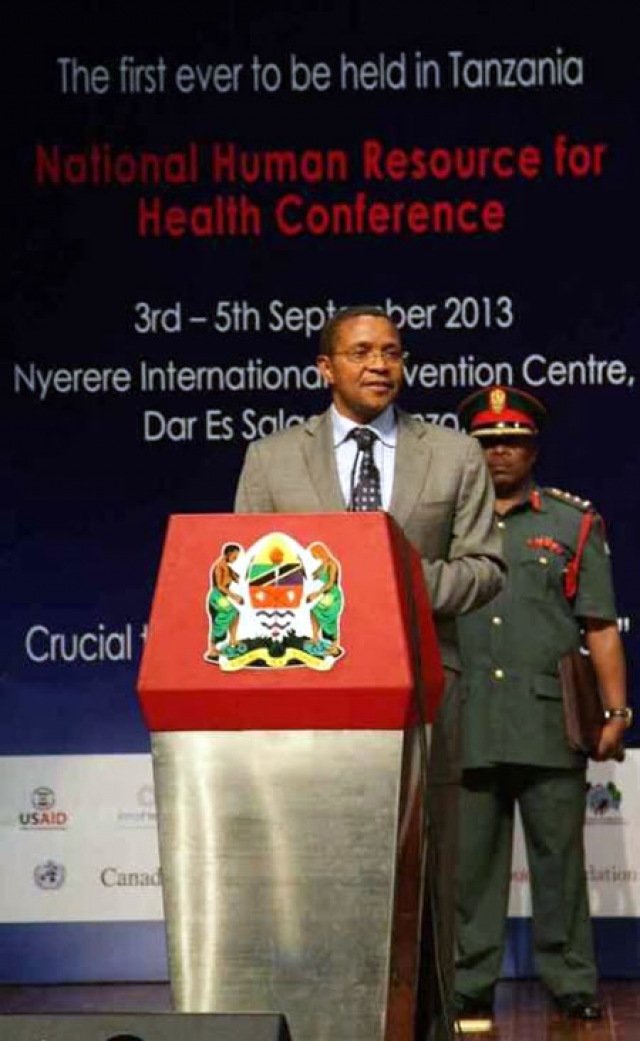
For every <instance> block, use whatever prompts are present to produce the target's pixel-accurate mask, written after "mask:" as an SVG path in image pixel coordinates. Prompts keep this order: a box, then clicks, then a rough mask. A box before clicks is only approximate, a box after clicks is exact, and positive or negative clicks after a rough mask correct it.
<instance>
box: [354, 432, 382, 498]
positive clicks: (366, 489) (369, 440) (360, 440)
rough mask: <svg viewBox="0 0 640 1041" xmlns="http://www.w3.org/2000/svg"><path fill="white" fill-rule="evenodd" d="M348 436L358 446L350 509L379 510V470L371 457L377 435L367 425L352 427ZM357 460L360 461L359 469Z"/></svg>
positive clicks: (380, 494) (380, 495) (380, 496)
mask: <svg viewBox="0 0 640 1041" xmlns="http://www.w3.org/2000/svg"><path fill="white" fill-rule="evenodd" d="M349 437H352V438H353V439H354V441H355V442H356V444H357V446H358V451H357V452H356V460H355V463H354V464H353V473H352V476H351V487H352V492H351V502H350V509H352V510H355V511H358V512H361V511H362V510H380V509H382V492H381V490H380V471H379V470H378V467H377V466H376V464H375V461H374V458H373V446H374V444H375V442H376V441H377V440H378V435H377V434H375V433H374V432H373V430H369V429H368V428H367V427H354V428H353V430H352V431H351V433H350V434H349ZM358 462H359V463H360V467H359V469H358Z"/></svg>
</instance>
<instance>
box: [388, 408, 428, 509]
mask: <svg viewBox="0 0 640 1041" xmlns="http://www.w3.org/2000/svg"><path fill="white" fill-rule="evenodd" d="M427 433H428V427H427V426H426V424H425V423H421V422H420V421H419V420H413V419H412V418H411V417H410V416H409V415H407V413H406V412H398V440H397V444H396V459H395V466H394V472H393V491H392V494H391V504H390V506H389V513H390V514H391V516H392V517H393V518H394V519H395V520H396V521H397V522H398V524H399V525H400V527H402V526H403V525H404V524H405V523H406V522H407V521H408V519H409V517H410V516H411V513H412V511H413V509H414V507H415V505H416V502H417V501H418V499H419V498H420V496H421V494H422V489H423V487H424V483H425V481H426V479H427V473H428V471H429V466H430V464H431V456H432V454H433V453H432V450H431V447H430V445H429V439H428V437H427V436H426V435H427Z"/></svg>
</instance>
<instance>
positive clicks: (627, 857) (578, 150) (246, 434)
mask: <svg viewBox="0 0 640 1041" xmlns="http://www.w3.org/2000/svg"><path fill="white" fill-rule="evenodd" d="M570 7H571V5H569V6H562V7H561V8H558V9H554V10H553V11H552V10H549V11H546V12H544V11H541V10H540V8H539V5H535V4H533V3H525V4H520V5H517V10H516V8H515V7H514V9H513V10H508V11H504V12H500V13H498V12H496V13H495V14H489V13H488V10H487V7H486V5H484V4H481V3H478V2H475V3H473V2H469V3H466V4H459V5H449V4H445V3H437V4H431V5H428V7H425V6H424V5H415V4H404V3H403V2H400V3H398V4H394V5H392V6H389V5H388V4H385V5H383V4H375V3H365V2H357V0H326V2H322V3H315V4H303V3H301V2H298V0H289V2H287V3H285V4H279V5H276V4H270V3H266V4H265V3H262V2H260V3H259V2H258V0H239V2H233V0H225V2H221V3H219V4H216V5H214V6H213V7H211V8H207V7H206V6H205V7H203V6H202V5H201V4H200V5H196V4H194V3H192V2H191V0H184V2H183V3H181V4H180V5H178V6H176V7H172V6H170V7H169V9H168V10H166V11H163V10H160V9H159V8H157V7H156V8H155V9H154V10H153V12H152V13H151V11H150V10H149V11H148V12H147V11H144V10H143V9H140V8H138V6H137V5H132V4H129V5H127V6H126V7H125V6H124V5H117V4H116V5H114V4H107V3H104V2H98V0H97V2H93V3H90V4H87V3H82V4H81V3H79V2H77V0H70V2H68V3H65V4H64V5H62V7H60V6H59V5H58V8H53V7H45V8H42V7H40V6H39V5H33V4H29V3H26V4H23V5H21V6H20V7H19V8H18V9H17V10H16V11H15V12H12V18H11V19H10V21H11V23H12V24H11V28H10V29H9V28H8V25H7V27H6V31H5V34H4V47H3V49H4V60H3V63H2V72H3V84H4V96H5V101H6V104H7V108H8V109H9V108H10V109H11V110H12V112H11V115H12V119H11V121H10V126H8V127H7V129H6V131H5V132H6V135H7V142H6V148H5V157H6V162H5V164H4V168H3V174H2V178H3V232H4V233H3V241H4V243H5V244H6V250H7V263H6V265H5V288H6V301H7V310H6V313H7V317H8V323H7V328H8V330H9V345H8V349H7V350H6V351H5V354H6V356H7V364H6V365H5V369H4V373H5V375H4V379H3V382H2V395H3V408H2V412H3V418H4V421H5V424H6V432H5V445H6V452H7V456H8V462H7V466H6V469H5V479H4V493H5V494H4V496H3V500H4V506H3V518H4V526H5V533H6V544H7V547H8V548H7V550H6V551H5V565H6V566H5V581H4V590H5V613H4V624H3V627H2V640H3V648H2V651H3V676H2V691H1V698H2V701H1V708H2V727H0V756H3V757H4V761H3V762H1V763H0V772H1V773H2V777H3V780H4V781H6V784H3V786H2V803H1V807H0V812H1V814H2V817H1V819H0V828H1V829H2V836H3V844H5V845H6V846H7V849H8V850H9V856H8V857H7V858H3V859H2V862H1V863H2V867H1V868H0V871H1V872H2V892H1V893H0V918H1V920H2V922H3V923H4V924H3V925H0V979H11V978H14V977H15V975H16V973H18V974H19V975H21V977H25V978H44V979H48V978H52V977H53V976H55V975H56V974H57V973H58V972H60V971H62V970H61V968H60V966H61V959H60V955H58V957H57V958H56V956H55V954H53V955H52V957H51V958H50V959H48V960H47V959H46V958H44V955H43V952H44V951H47V950H49V949H51V950H52V951H54V950H55V944H54V943H53V941H51V946H50V939H51V937H55V935H56V933H55V930H56V929H58V928H59V929H62V930H64V936H65V938H66V939H65V948H64V949H65V950H66V951H67V952H68V960H67V962H66V965H67V972H68V974H70V975H71V976H72V977H73V975H74V974H75V975H81V974H82V972H84V971H86V972H87V974H88V975H89V976H91V975H92V970H93V973H94V974H97V976H94V978H98V977H99V976H100V973H102V972H107V971H108V970H107V969H106V968H105V961H104V959H105V951H106V950H110V951H113V950H115V949H120V950H122V956H123V964H124V965H126V969H125V970H124V971H126V973H128V974H129V975H130V976H131V977H133V978H135V977H136V976H137V977H138V978H153V977H154V975H155V974H157V973H159V972H160V973H161V972H162V971H164V970H163V969H162V968H161V966H162V964H163V958H164V948H163V946H162V944H163V941H162V937H161V928H160V918H161V903H160V886H159V873H158V857H157V847H156V845H155V834H154V831H153V792H152V787H151V779H150V778H151V775H150V768H149V760H148V749H149V744H148V735H147V732H146V730H145V727H144V725H143V722H142V718H141V714H140V710H139V707H138V704H137V700H136V696H135V679H136V673H137V668H138V664H139V656H140V650H141V646H142V643H143V641H144V638H145V627H146V623H147V619H148V615H149V608H150V601H151V594H152V589H153V583H154V579H155V574H156V569H157V566H158V563H159V560H160V553H161V547H162V540H163V536H164V531H165V526H166V520H167V516H168V515H169V514H170V513H190V512H198V513H207V512H228V511H230V510H231V509H232V507H233V496H234V489H235V484H236V480H237V477H238V474H239V471H240V467H241V464H242V459H243V455H244V452H245V450H246V448H247V445H248V444H249V443H250V442H251V441H253V440H255V439H256V438H259V437H262V436H264V435H265V434H269V433H271V432H273V431H276V430H280V429H283V428H287V427H289V426H292V425H294V424H297V423H300V422H301V421H302V420H303V419H304V418H305V417H306V416H309V415H311V414H313V413H315V412H318V411H321V410H322V409H323V408H324V407H325V405H326V402H327V400H328V395H327V390H326V388H325V387H324V386H323V385H322V381H321V379H320V378H319V376H318V373H317V370H316V368H315V364H314V363H315V356H316V353H317V347H318V332H319V330H320V328H321V327H322V325H323V323H324V322H325V321H326V319H327V318H328V317H330V316H331V315H332V314H334V313H335V312H336V310H337V309H338V308H340V307H342V306H344V305H348V304H355V303H371V304H377V305H380V306H381V307H383V308H384V309H385V310H386V312H387V313H388V314H389V316H390V317H392V318H393V319H394V321H396V322H397V324H398V326H399V327H400V328H401V330H402V335H403V338H404V341H405V346H406V348H407V350H408V351H409V352H410V354H409V358H408V361H407V363H406V379H405V388H404V390H403V392H402V396H401V399H400V403H401V404H402V405H403V407H404V408H406V409H407V410H408V411H410V412H412V413H414V414H415V415H418V416H420V417H422V418H423V419H424V420H425V421H428V422H431V423H438V424H442V425H444V426H448V427H452V428H453V427H456V425H457V420H456V406H457V405H458V404H459V402H460V401H461V400H462V399H463V398H464V397H466V396H467V395H468V394H469V393H471V392H472V391H473V390H475V389H476V388H479V387H484V386H489V385H490V384H492V383H493V382H506V383H515V384H517V385H519V386H521V387H522V388H524V389H525V390H528V391H530V392H532V393H534V394H536V395H539V396H540V397H541V398H542V400H543V401H544V403H545V404H546V406H547V408H548V410H549V413H550V421H549V424H548V430H547V432H546V433H545V435H544V437H543V440H542V445H541V460H540V467H539V472H538V475H537V476H538V479H539V481H540V482H541V483H542V484H548V485H553V486H556V487H559V488H562V489H565V490H567V491H569V492H571V493H573V494H576V495H578V496H580V497H583V498H586V499H589V500H592V501H593V502H594V504H595V506H596V507H597V509H598V510H599V511H600V512H601V513H602V515H603V517H604V519H605V522H606V528H607V533H608V539H609V543H610V546H611V551H612V559H613V567H614V574H615V579H616V589H617V595H618V610H619V613H620V627H621V630H622V632H623V634H624V640H625V646H626V650H627V654H628V658H629V664H630V672H631V676H632V678H633V677H634V675H635V671H636V662H637V660H638V656H639V651H640V648H639V646H638V632H637V625H636V619H637V616H638V610H637V608H638V596H639V594H638V589H640V574H639V570H640V565H639V564H638V557H637V553H636V545H635V535H634V532H635V531H636V528H637V523H636V517H637V515H638V513H639V512H640V509H639V507H640V504H639V501H638V488H639V487H640V480H639V479H638V478H639V475H638V461H637V460H638V454H637V452H636V451H635V448H634V446H635V442H636V437H635V435H633V434H632V424H633V416H634V414H635V410H636V408H638V407H639V399H638V397H637V390H636V386H635V368H636V360H635V359H636V354H637V343H638V337H639V331H640V330H639V325H640V323H639V303H638V301H639V300H640V293H639V286H638V281H639V276H638V265H637V264H636V263H634V262H633V261H632V260H630V256H632V252H631V249H630V248H629V247H627V246H626V245H625V239H626V238H627V236H630V233H631V227H632V223H633V221H634V218H635V216H636V209H637V207H636V204H635V202H634V198H635V190H636V171H637V169H638V166H639V161H640V155H639V144H638V142H639V138H638V133H637V111H638V102H639V100H640V97H639V95H640V91H639V89H638V72H637V56H636V33H635V32H634V31H632V23H631V12H630V11H629V12H626V13H622V12H621V11H620V10H617V11H616V10H611V11H608V12H606V13H605V14H603V12H602V11H601V10H597V11H596V10H594V11H593V12H590V11H589V10H587V9H585V8H584V7H582V8H577V7H576V10H575V12H573V11H571V9H570ZM14 16H15V17H14ZM206 593H207V589H206V587H205V586H203V617H202V627H203V640H205V641H206V633H207V617H206V613H205V610H204V602H205V597H206ZM639 733H640V731H639V730H638V727H637V726H636V727H635V728H634V729H633V730H632V731H631V732H630V735H629V738H630V744H631V745H637V743H638V734H639ZM123 757H124V758H123ZM634 770H635V771H636V773H637V764H636V759H635V758H633V757H632V756H630V757H629V759H628V762H627V763H625V764H623V765H622V766H621V767H620V768H618V767H615V768H614V769H613V773H607V770H606V769H605V770H604V772H603V773H601V772H596V773H595V774H594V777H598V778H601V777H602V778H604V777H607V778H608V780H607V782H606V784H605V782H604V781H602V780H594V781H592V788H591V789H590V792H589V793H588V799H589V800H590V802H589V813H592V814H593V815H594V816H595V818H596V819H597V823H593V824H591V823H589V824H588V842H589V851H590V856H589V863H590V869H589V870H590V871H591V869H593V871H594V872H595V873H598V872H607V871H610V872H615V873H616V878H613V875H612V876H611V878H610V879H606V878H604V876H602V877H601V878H598V879H596V878H594V879H593V881H594V884H596V883H597V885H596V889H595V893H596V899H595V900H594V912H595V914H596V915H598V916H602V918H603V919H609V918H614V917H615V918H619V920H620V923H622V922H624V923H625V926H624V927H625V928H627V929H628V930H631V931H632V932H631V934H630V935H633V936H634V937H636V941H637V937H638V932H637V929H638V923H637V916H638V913H639V904H638V895H637V880H636V878H635V873H636V872H637V870H638V863H637V858H638V846H639V843H640V840H639V838H638V828H639V827H640V825H639V824H638V814H635V817H634V816H632V814H631V813H630V812H629V813H627V810H626V809H625V806H626V804H627V802H628V801H629V800H631V799H632V798H633V795H632V787H633V784H635V786H636V788H635V790H636V791H637V788H638V786H637V777H636V778H635V780H632V779H630V778H631V774H632V773H633V771H634ZM609 783H611V784H613V786H614V788H615V789H616V791H619V792H622V793H623V796H622V801H619V802H618V804H617V806H614V803H615V798H614V795H613V794H612V793H611V792H610V791H609V789H607V786H606V785H607V784H609ZM602 784H604V788H605V791H609V796H606V795H605V796H603V798H609V797H610V800H611V805H610V806H608V807H607V809H606V810H604V811H601V809H600V808H599V807H598V806H597V805H596V804H597V802H598V796H599V791H600V790H599V788H598V785H602ZM616 813H618V814H621V815H622V816H623V817H624V818H625V823H624V824H622V825H620V826H619V827H618V828H617V830H616V828H615V827H613V826H608V825H605V820H606V819H607V816H608V815H611V814H614V815H615V814H616ZM614 831H615V833H616V835H618V836H620V835H624V836H626V838H625V841H624V843H622V842H621V843H620V844H619V846H616V851H615V857H614V855H613V852H612V850H611V847H610V843H611V839H612V835H613V832H614ZM4 839H7V841H6V843H4ZM524 870H525V867H524V865H523V864H521V863H520V861H519V860H517V863H516V864H515V865H514V880H515V883H516V884H515V885H514V893H513V897H512V904H513V907H512V911H513V914H514V915H522V914H524V915H526V914H527V913H528V910H527V904H526V896H525V895H523V892H522V887H521V884H520V882H519V881H518V872H519V871H524ZM625 872H626V873H627V875H628V878H626V880H624V886H621V887H618V886H617V882H618V881H620V880H621V879H622V875H624V873H625ZM632 875H633V876H634V877H633V878H632V877H631V876H632ZM619 876H620V877H619ZM133 879H135V880H137V881H132V880H133ZM143 880H144V881H143ZM627 883H628V885H627ZM623 893H624V895H621V894H623ZM98 925H99V926H100V929H101V930H103V932H104V931H106V932H105V933H104V935H106V934H107V933H108V934H109V937H110V939H109V942H108V943H107V944H106V945H105V944H102V945H101V944H96V943H95V936H96V932H95V929H96V928H97V927H98ZM134 927H135V928H136V929H138V930H139V931H140V932H139V935H141V936H142V935H143V934H144V935H145V936H146V937H147V938H148V940H149V942H141V943H140V945H139V950H138V955H139V960H138V961H136V957H132V952H131V949H130V946H127V944H128V943H129V941H128V940H124V939H118V938H124V937H125V935H126V936H127V937H129V936H130V933H129V929H130V928H134ZM74 929H75V930H76V931H75V932H74ZM145 930H146V931H145ZM57 935H58V939H59V938H60V936H62V935H63V934H62V933H58V934H57ZM74 937H75V938H74ZM114 944H115V945H116V947H115V948H114V946H113V945H114ZM18 947H19V949H20V950H21V952H22V953H21V957H20V960H19V961H20V964H19V966H18V967H16V964H15V958H14V955H15V951H16V950H17V949H18ZM125 947H126V951H125V950H124V948H125ZM623 949H624V945H621V946H620V950H621V951H622V950H623ZM79 952H82V956H81V957H79V956H78V955H79ZM621 957H622V955H621ZM45 963H46V964H45ZM62 964H64V959H62ZM636 964H637V963H636ZM46 966H48V968H47V967H46ZM615 968H616V967H615V966H613V970H614V971H615Z"/></svg>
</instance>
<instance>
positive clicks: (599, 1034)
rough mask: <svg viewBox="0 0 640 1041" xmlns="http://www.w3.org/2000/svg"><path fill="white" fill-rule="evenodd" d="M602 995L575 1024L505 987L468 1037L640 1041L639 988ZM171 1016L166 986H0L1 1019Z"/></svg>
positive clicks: (523, 985)
mask: <svg viewBox="0 0 640 1041" xmlns="http://www.w3.org/2000/svg"><path fill="white" fill-rule="evenodd" d="M600 995H601V998H602V1002H603V1006H604V1010H605V1015H604V1019H603V1020H602V1021H601V1022H600V1023H593V1024H592V1023H589V1024H574V1023H568V1022H566V1021H564V1020H562V1019H561V1018H560V1017H559V1016H558V1015H557V1014H556V1013H555V1012H554V1011H553V1010H552V1009H551V1008H550V1006H549V1003H548V1001H547V999H546V997H545V994H544V992H543V990H542V988H541V987H540V985H539V984H538V983H536V982H534V981H530V980H525V981H522V980H520V981H511V980H510V981H505V982H503V983H501V984H500V985H499V987H498V993H497V1003H496V1019H495V1025H494V1028H493V1030H492V1031H491V1032H490V1033H484V1034H482V1035H472V1034H466V1035H465V1036H466V1037H474V1036H476V1037H479V1036H482V1037H484V1038H489V1039H492V1038H493V1039H499V1041H561V1039H562V1041H565V1039H574V1038H575V1039H583V1041H640V982H639V981H638V980H624V981H613V980H605V981H604V982H603V983H602V985H601V988H600ZM169 1011H171V996H170V992H169V986H168V984H166V983H100V984H82V985H76V984H73V985H68V986H50V987H22V986H21V987H17V986H16V987H13V986H0V1014H3V1013H20V1012H30V1013H32V1014H36V1013H49V1014H55V1013H63V1012H169ZM293 1041H295V1038H294V1039H293Z"/></svg>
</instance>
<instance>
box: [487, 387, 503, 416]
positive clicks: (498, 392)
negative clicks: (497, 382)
mask: <svg viewBox="0 0 640 1041" xmlns="http://www.w3.org/2000/svg"><path fill="white" fill-rule="evenodd" d="M506 403H507V395H506V394H505V392H504V391H503V390H502V388H501V387H495V388H494V389H493V390H492V391H491V393H490V394H489V406H490V408H491V411H492V412H495V413H497V414H498V415H499V414H500V413H501V412H504V408H505V405H506Z"/></svg>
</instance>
